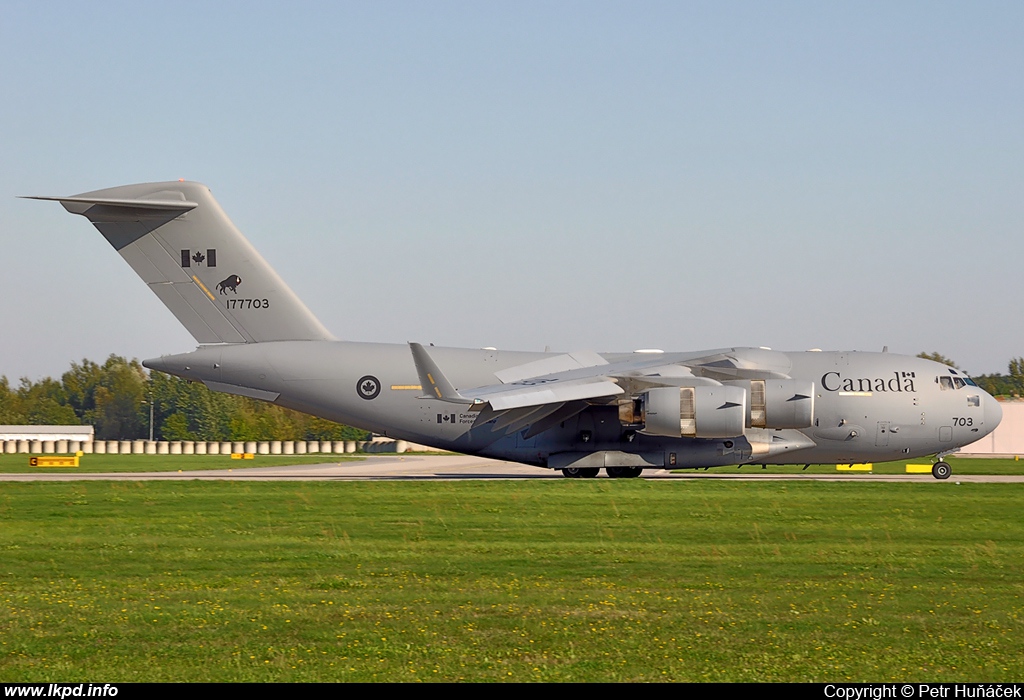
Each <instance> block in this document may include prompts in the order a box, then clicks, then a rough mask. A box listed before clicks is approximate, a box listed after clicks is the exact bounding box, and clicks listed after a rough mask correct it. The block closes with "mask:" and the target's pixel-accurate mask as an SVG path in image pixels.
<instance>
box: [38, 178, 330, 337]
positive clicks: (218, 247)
mask: <svg viewBox="0 0 1024 700" xmlns="http://www.w3.org/2000/svg"><path fill="white" fill-rule="evenodd" d="M28 199H44V200H51V201H57V202H60V203H61V204H62V205H64V208H65V209H67V210H68V211H69V212H71V213H72V214H81V215H82V216H84V217H85V218H87V219H89V221H91V222H92V223H93V225H94V226H96V228H97V229H99V231H100V233H102V234H103V236H104V237H105V238H106V239H107V241H108V242H110V244H111V245H112V246H114V248H115V249H116V250H117V252H118V253H120V254H121V257H123V258H124V259H125V260H126V261H127V262H128V264H129V265H131V266H132V269H133V270H135V272H136V273H138V275H139V277H141V278H142V279H143V281H144V282H145V283H146V284H148V285H149V288H150V289H152V290H153V292H154V293H155V294H156V295H157V296H158V297H159V298H160V301H162V302H163V303H164V304H165V305H166V306H167V308H168V309H170V310H171V313H173V314H174V315H175V316H176V317H177V319H178V320H179V321H181V323H182V325H184V326H185V328H186V329H188V332H189V333H191V334H192V335H193V337H195V339H196V340H197V341H199V342H200V343H258V342H262V341H269V340H330V339H332V336H331V334H330V333H329V332H328V331H327V329H326V328H324V327H323V325H321V323H320V321H318V320H317V318H316V317H315V316H314V315H313V314H312V312H310V310H309V309H308V308H306V305H305V304H303V303H302V302H301V301H300V300H299V298H298V297H297V296H295V293H294V292H292V290H291V289H289V288H288V285H286V284H285V283H284V281H283V280H282V279H281V278H280V277H278V275H277V273H276V272H274V270H273V269H271V267H270V266H269V265H268V264H267V262H266V261H265V260H264V259H263V258H262V257H261V256H260V254H259V253H257V252H256V249H255V248H253V247H252V245H251V244H250V243H249V241H247V240H246V239H245V237H244V236H243V235H242V234H241V232H240V231H239V230H238V229H237V228H235V226H234V224H232V223H231V220H230V219H228V217H227V215H226V214H225V213H224V210H223V209H221V208H220V205H219V204H217V201H216V200H215V199H214V198H213V195H212V194H211V193H210V190H209V188H207V187H206V185H202V184H200V183H198V182H156V183H148V184H141V185H125V186H123V187H112V188H110V189H106V190H97V191H95V192H86V193H84V194H79V195H75V196H73V197H29V198H28Z"/></svg>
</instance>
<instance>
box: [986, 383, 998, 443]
mask: <svg viewBox="0 0 1024 700" xmlns="http://www.w3.org/2000/svg"><path fill="white" fill-rule="evenodd" d="M984 401H985V434H986V435H987V434H989V433H991V432H992V431H993V430H995V429H996V426H998V425H999V421H1001V420H1002V419H1003V407H1002V406H1000V405H999V402H998V401H996V400H995V398H993V397H992V396H991V395H989V394H988V393H987V392H986V393H985V396H984Z"/></svg>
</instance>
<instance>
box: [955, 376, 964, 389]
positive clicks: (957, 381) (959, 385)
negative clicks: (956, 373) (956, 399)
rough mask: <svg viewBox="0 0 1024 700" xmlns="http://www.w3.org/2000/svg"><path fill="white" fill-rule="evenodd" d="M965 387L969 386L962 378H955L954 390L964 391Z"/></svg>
mask: <svg viewBox="0 0 1024 700" xmlns="http://www.w3.org/2000/svg"><path fill="white" fill-rule="evenodd" d="M965 386H967V382H965V381H964V380H963V379H961V378H960V377H953V387H954V388H956V389H963V388H964V387H965Z"/></svg>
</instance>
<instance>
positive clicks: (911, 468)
mask: <svg viewBox="0 0 1024 700" xmlns="http://www.w3.org/2000/svg"><path fill="white" fill-rule="evenodd" d="M931 473H932V465H930V464H908V465H907V474H931Z"/></svg>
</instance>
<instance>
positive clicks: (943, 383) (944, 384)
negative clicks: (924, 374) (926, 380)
mask: <svg viewBox="0 0 1024 700" xmlns="http://www.w3.org/2000/svg"><path fill="white" fill-rule="evenodd" d="M938 381H939V388H940V389H942V390H943V391H949V390H950V389H952V388H953V378H952V377H939V379H938Z"/></svg>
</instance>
